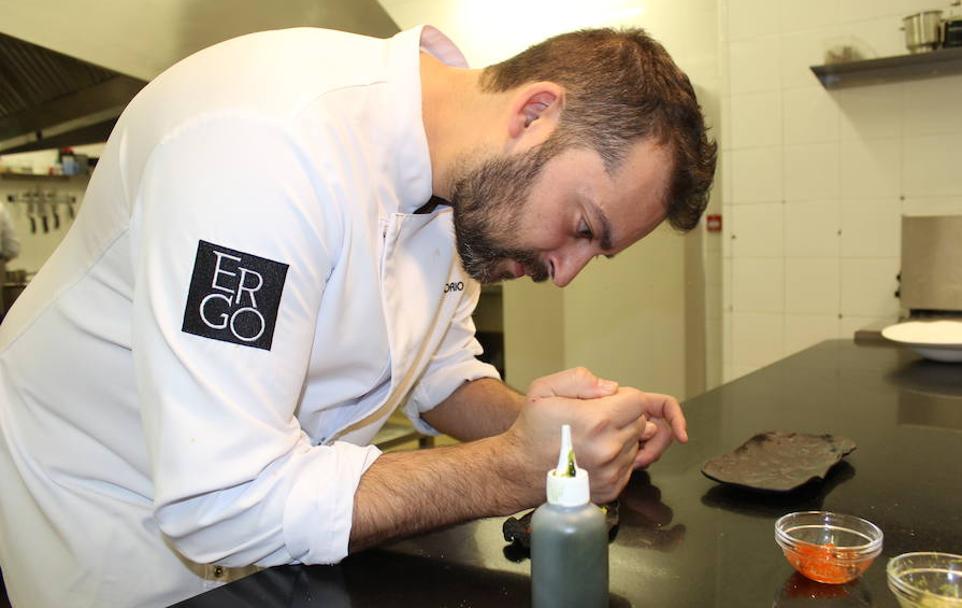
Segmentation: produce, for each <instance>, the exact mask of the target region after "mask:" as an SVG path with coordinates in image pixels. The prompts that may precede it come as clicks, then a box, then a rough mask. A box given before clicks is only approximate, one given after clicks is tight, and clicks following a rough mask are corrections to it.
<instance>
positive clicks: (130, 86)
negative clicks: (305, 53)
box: [0, 0, 398, 154]
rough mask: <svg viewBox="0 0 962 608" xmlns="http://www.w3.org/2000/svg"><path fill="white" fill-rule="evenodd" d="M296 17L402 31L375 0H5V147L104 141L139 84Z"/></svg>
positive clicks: (0, 39) (0, 60)
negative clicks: (206, 49)
mask: <svg viewBox="0 0 962 608" xmlns="http://www.w3.org/2000/svg"><path fill="white" fill-rule="evenodd" d="M296 26H314V27H327V28H332V29H339V30H345V31H350V32H357V33H360V34H367V35H370V36H377V37H387V36H391V35H392V34H394V33H396V32H397V31H398V27H397V25H396V24H395V23H394V21H392V20H391V18H390V16H389V15H388V14H387V13H386V12H385V11H384V9H383V8H382V7H381V5H380V4H378V3H377V1H376V0H280V1H278V2H271V1H269V0H163V1H160V0H155V1H152V2H146V1H145V2H130V1H129V0H100V1H99V2H95V3H90V2H87V3H79V2H63V1H62V0H30V1H29V2H23V0H0V153H2V154H9V153H12V152H18V151H26V150H37V149H44V148H52V147H62V146H70V145H80V144H84V143H92V142H97V141H104V139H106V136H107V134H109V132H110V130H111V129H112V128H113V125H114V123H115V122H116V120H117V117H118V116H119V115H120V112H121V111H122V110H123V108H124V107H125V106H126V105H127V103H128V102H129V101H130V99H131V98H133V96H134V95H136V93H137V91H139V90H140V89H141V88H142V87H143V86H144V85H145V84H146V83H147V81H149V80H150V79H152V78H153V77H154V76H156V75H157V74H159V73H160V72H162V71H163V70H164V69H166V68H167V67H169V66H171V65H173V64H174V63H176V62H177V61H178V60H180V59H182V58H184V57H186V56H187V55H190V54H191V53H193V52H195V51H197V50H200V49H202V48H204V47H207V46H210V45H212V44H215V43H217V42H220V41H222V40H227V39H228V38H233V37H234V36H239V35H241V34H246V33H249V32H255V31H259V30H268V29H278V28H285V27H296ZM318 69H323V66H318ZM305 77H309V75H305Z"/></svg>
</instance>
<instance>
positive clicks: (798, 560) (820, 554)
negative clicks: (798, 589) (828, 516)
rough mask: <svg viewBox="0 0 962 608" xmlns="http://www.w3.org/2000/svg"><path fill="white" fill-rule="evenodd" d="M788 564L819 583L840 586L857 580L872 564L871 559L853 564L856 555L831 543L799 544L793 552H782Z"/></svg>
mask: <svg viewBox="0 0 962 608" xmlns="http://www.w3.org/2000/svg"><path fill="white" fill-rule="evenodd" d="M784 553H785V557H786V558H787V559H788V562H789V563H790V564H791V565H792V566H793V567H794V568H795V569H796V570H798V571H799V572H801V573H802V574H803V575H805V576H806V577H808V578H810V579H812V580H814V581H818V582H820V583H829V584H832V585H840V584H842V583H847V582H849V581H850V580H853V579H855V578H858V577H859V576H860V575H861V574H862V573H863V572H865V570H867V569H868V567H869V565H870V564H871V563H872V560H871V559H864V560H862V561H858V562H853V561H852V560H854V559H856V558H857V554H856V553H855V552H854V551H852V550H850V549H840V548H838V547H836V546H835V545H834V544H832V543H828V544H825V545H810V544H799V545H798V547H797V548H796V549H795V550H791V549H786V550H785V551H784Z"/></svg>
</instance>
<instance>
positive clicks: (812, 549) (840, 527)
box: [775, 511, 882, 585]
mask: <svg viewBox="0 0 962 608" xmlns="http://www.w3.org/2000/svg"><path fill="white" fill-rule="evenodd" d="M775 542H776V543H778V546H779V547H781V549H782V553H784V554H785V559H787V560H788V563H790V564H791V565H792V567H793V568H795V570H797V571H798V572H800V573H801V574H803V575H804V576H806V577H808V578H810V579H812V580H814V581H818V582H820V583H829V584H832V585H840V584H842V583H847V582H849V581H851V580H855V579H856V578H858V577H860V576H861V575H862V573H863V572H865V571H866V570H868V567H869V566H871V565H872V562H873V561H874V560H875V558H876V557H878V555H879V553H881V552H882V531H881V530H880V529H879V527H878V526H876V525H875V524H873V523H872V522H870V521H866V520H864V519H861V518H859V517H855V516H853V515H845V514H842V513H830V512H828V511H801V512H798V513H789V514H788V515H783V516H782V517H780V518H779V519H778V521H776V522H775Z"/></svg>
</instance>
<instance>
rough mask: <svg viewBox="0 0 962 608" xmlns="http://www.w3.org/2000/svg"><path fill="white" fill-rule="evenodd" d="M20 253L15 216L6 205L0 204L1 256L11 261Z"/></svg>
mask: <svg viewBox="0 0 962 608" xmlns="http://www.w3.org/2000/svg"><path fill="white" fill-rule="evenodd" d="M18 255H20V239H18V238H17V233H16V231H15V230H14V229H13V218H11V217H10V212H9V211H7V207H6V206H5V205H0V257H2V258H3V259H4V260H6V261H8V262H9V261H10V260H12V259H14V258H15V257H17V256H18Z"/></svg>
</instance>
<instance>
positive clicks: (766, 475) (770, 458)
mask: <svg viewBox="0 0 962 608" xmlns="http://www.w3.org/2000/svg"><path fill="white" fill-rule="evenodd" d="M854 449H855V442H854V441H852V440H851V439H849V438H848V437H841V436H839V435H805V434H802V433H788V432H785V431H769V432H767V433H759V434H758V435H755V436H754V437H752V438H751V439H749V440H748V441H746V442H745V443H743V444H742V445H740V446H739V447H737V448H735V449H734V450H733V451H731V452H728V453H726V454H722V455H721V456H717V457H715V458H712V459H711V460H709V461H708V462H706V463H705V466H703V467H702V469H701V472H702V473H703V474H704V475H705V477H708V478H709V479H713V480H715V481H718V482H721V483H727V484H731V485H735V486H740V487H743V488H751V489H753V490H767V491H770V492H788V491H789V490H794V489H795V488H797V487H799V486H801V485H803V484H805V483H807V482H809V481H811V480H813V479H822V478H824V477H825V475H826V474H827V473H828V470H829V469H830V468H832V465H834V464H835V463H837V462H838V461H839V460H841V459H842V457H843V456H845V455H846V454H849V453H851V452H852V450H854Z"/></svg>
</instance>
